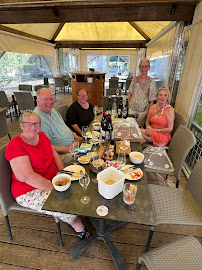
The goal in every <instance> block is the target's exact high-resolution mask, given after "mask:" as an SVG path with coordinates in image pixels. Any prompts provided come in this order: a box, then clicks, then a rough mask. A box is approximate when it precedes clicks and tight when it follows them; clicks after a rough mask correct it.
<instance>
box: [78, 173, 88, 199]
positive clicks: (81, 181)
mask: <svg viewBox="0 0 202 270" xmlns="http://www.w3.org/2000/svg"><path fill="white" fill-rule="evenodd" d="M89 183H90V177H89V175H88V174H87V173H85V175H84V176H83V177H82V178H80V179H79V184H80V185H81V186H82V187H83V191H84V192H85V195H84V196H83V197H82V198H81V199H80V202H81V203H83V204H87V203H89V202H90V198H89V197H88V196H86V189H87V187H88V185H89Z"/></svg>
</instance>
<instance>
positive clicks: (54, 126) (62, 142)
mask: <svg viewBox="0 0 202 270" xmlns="http://www.w3.org/2000/svg"><path fill="white" fill-rule="evenodd" d="M53 106H54V98H53V95H52V92H51V91H50V90H49V89H47V88H41V89H39V90H38V91H37V107H36V108H35V109H34V111H35V112H36V113H37V114H38V115H39V116H40V117H41V131H43V132H44V133H45V134H46V136H47V137H48V138H49V139H50V141H51V144H52V145H53V147H54V149H55V150H56V151H57V152H58V153H59V154H67V153H69V145H71V144H72V143H73V141H74V140H78V141H79V142H81V141H82V137H79V136H78V135H76V134H74V133H73V132H72V131H71V129H69V128H68V127H67V126H66V124H65V122H64V121H63V119H62V116H61V115H60V114H59V113H58V112H57V111H56V110H55V109H54V108H53Z"/></svg>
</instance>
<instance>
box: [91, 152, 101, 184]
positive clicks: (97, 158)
mask: <svg viewBox="0 0 202 270" xmlns="http://www.w3.org/2000/svg"><path fill="white" fill-rule="evenodd" d="M102 163H103V162H102V159H101V157H100V156H99V155H98V156H94V157H93V167H95V168H96V169H97V171H98V169H99V168H100V167H101V166H102ZM92 181H93V182H94V183H97V182H98V181H97V177H96V178H93V179H92Z"/></svg>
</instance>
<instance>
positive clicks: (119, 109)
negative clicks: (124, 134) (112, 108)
mask: <svg viewBox="0 0 202 270" xmlns="http://www.w3.org/2000/svg"><path fill="white" fill-rule="evenodd" d="M122 111H123V98H122V97H121V98H120V102H119V106H118V118H122Z"/></svg>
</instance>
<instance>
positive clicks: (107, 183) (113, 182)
mask: <svg viewBox="0 0 202 270" xmlns="http://www.w3.org/2000/svg"><path fill="white" fill-rule="evenodd" d="M115 183H116V181H114V180H113V179H109V180H107V181H106V182H105V184H106V185H113V184H115Z"/></svg>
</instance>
